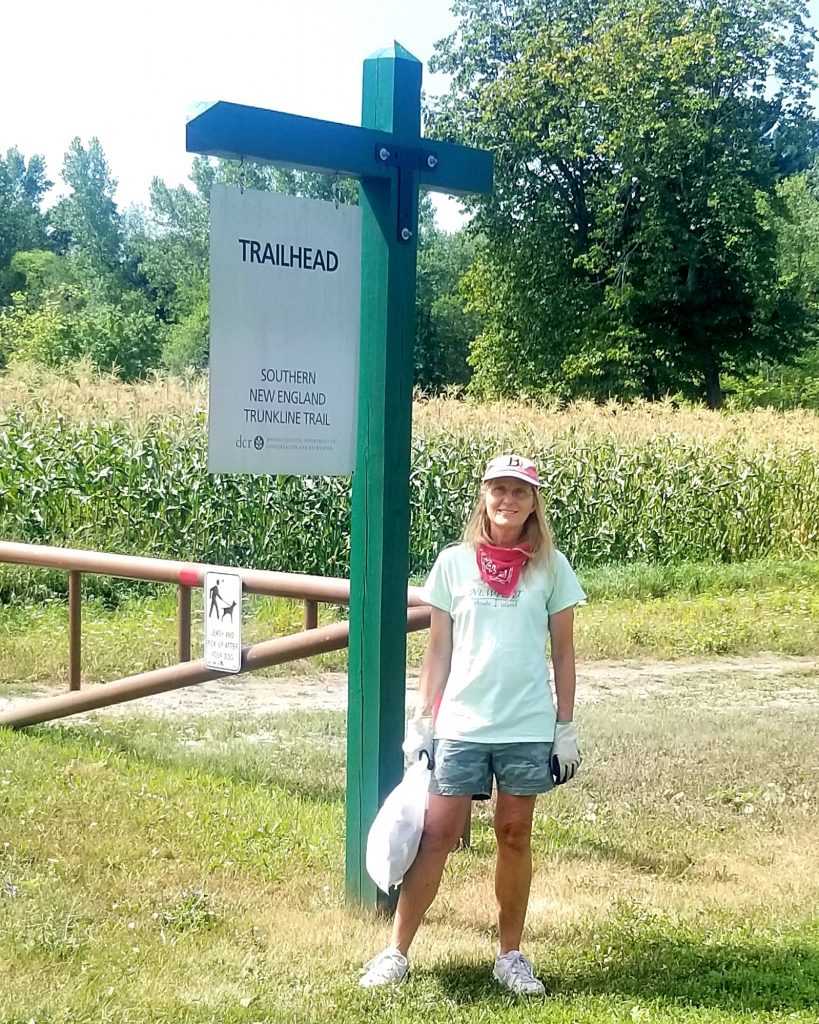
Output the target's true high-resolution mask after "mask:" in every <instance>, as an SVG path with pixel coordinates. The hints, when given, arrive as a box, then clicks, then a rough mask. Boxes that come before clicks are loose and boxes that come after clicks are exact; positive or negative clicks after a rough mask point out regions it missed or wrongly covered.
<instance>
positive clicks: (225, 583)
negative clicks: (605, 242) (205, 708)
mask: <svg viewBox="0 0 819 1024" xmlns="http://www.w3.org/2000/svg"><path fill="white" fill-rule="evenodd" d="M205 664H206V665H207V667H208V668H215V669H218V670H219V671H220V672H240V671H241V668H242V577H241V576H239V575H238V574H237V573H229V572H207V573H205Z"/></svg>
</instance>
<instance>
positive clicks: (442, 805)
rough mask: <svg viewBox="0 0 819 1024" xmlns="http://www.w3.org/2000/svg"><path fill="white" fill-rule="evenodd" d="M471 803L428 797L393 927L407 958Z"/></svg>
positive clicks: (460, 798)
mask: <svg viewBox="0 0 819 1024" xmlns="http://www.w3.org/2000/svg"><path fill="white" fill-rule="evenodd" d="M471 801H472V798H471V797H470V796H439V795H437V794H432V795H431V796H430V798H429V807H428V808H427V817H426V821H425V822H424V834H423V836H422V838H421V846H420V847H419V849H418V856H417V857H416V858H415V860H414V862H413V865H412V867H411V868H410V869H409V871H408V872H407V873H406V875H405V876H404V881H403V883H402V884H401V892H400V893H399V896H398V906H397V908H396V911H395V918H394V920H393V925H392V940H391V942H392V945H393V946H395V947H396V948H397V949H399V950H400V951H401V952H402V953H403V954H404V956H406V955H407V951H408V950H409V947H410V943H411V942H412V940H413V939H414V938H415V933H416V932H417V931H418V927H419V925H420V924H421V921H422V920H423V917H424V914H425V913H426V912H427V910H428V908H429V905H430V904H431V903H432V901H433V900H434V899H435V894H436V893H437V892H438V887H439V885H440V884H441V876H442V875H443V873H444V865H445V864H446V859H447V857H448V855H449V854H450V852H451V851H452V850H453V849H454V848H455V845H456V844H457V842H458V839H459V837H460V836H461V834H462V833H463V830H464V825H465V824H466V815H467V812H468V811H469V806H470V803H471Z"/></svg>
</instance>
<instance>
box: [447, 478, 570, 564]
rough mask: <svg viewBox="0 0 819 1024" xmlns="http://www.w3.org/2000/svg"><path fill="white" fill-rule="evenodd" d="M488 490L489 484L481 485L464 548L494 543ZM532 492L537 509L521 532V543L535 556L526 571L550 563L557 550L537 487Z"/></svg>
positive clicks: (529, 561)
mask: <svg viewBox="0 0 819 1024" xmlns="http://www.w3.org/2000/svg"><path fill="white" fill-rule="evenodd" d="M488 488H489V483H482V484H481V490H480V493H479V494H478V500H477V501H476V502H475V508H474V509H473V510H472V515H471V516H470V517H469V519H468V520H467V523H466V526H465V527H464V532H463V537H462V540H463V542H464V543H465V544H471V545H472V547H474V548H477V546H478V545H479V544H491V543H492V533H491V530H490V525H489V516H488V515H487V514H486V492H487V490H488ZM532 490H533V491H534V499H535V507H534V508H533V509H532V511H531V512H530V513H529V518H528V519H527V520H526V522H525V523H524V524H523V530H522V531H521V540H522V541H525V542H526V543H528V545H529V547H530V548H531V549H532V554H531V556H530V558H529V560H528V562H527V563H526V568H527V569H528V568H529V566H531V565H536V564H537V563H538V562H541V561H546V562H548V561H550V560H551V558H552V554H553V552H554V549H555V544H554V541H553V540H552V531H551V529H550V528H549V523H548V521H547V519H546V513H545V511H544V510H543V501H542V500H541V497H540V491H539V490H538V489H537V487H532Z"/></svg>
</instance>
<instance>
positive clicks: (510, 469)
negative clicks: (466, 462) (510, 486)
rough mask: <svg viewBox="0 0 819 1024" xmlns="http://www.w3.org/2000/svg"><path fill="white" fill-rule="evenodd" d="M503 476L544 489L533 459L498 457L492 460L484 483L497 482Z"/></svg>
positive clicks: (508, 456) (509, 456) (485, 471)
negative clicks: (488, 481)
mask: <svg viewBox="0 0 819 1024" xmlns="http://www.w3.org/2000/svg"><path fill="white" fill-rule="evenodd" d="M501 476H511V477H513V478H514V479H515V480H523V481H524V483H527V484H531V485H532V486H533V487H542V486H543V485H542V484H541V482H540V477H539V476H538V472H537V466H536V465H535V464H534V462H532V460H531V459H524V457H523V456H522V455H498V456H497V458H494V459H490V460H489V462H488V464H487V466H486V469H485V470H484V474H483V482H484V483H486V481H487V480H497V479H498V477H501Z"/></svg>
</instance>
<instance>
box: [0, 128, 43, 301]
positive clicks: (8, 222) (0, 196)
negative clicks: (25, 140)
mask: <svg viewBox="0 0 819 1024" xmlns="http://www.w3.org/2000/svg"><path fill="white" fill-rule="evenodd" d="M50 188H51V182H50V181H48V179H47V178H46V170H45V161H44V160H43V158H42V157H41V156H33V157H31V159H30V160H29V161H28V163H26V160H25V157H24V156H23V155H22V153H20V151H19V150H18V149H16V148H12V149H9V150H7V152H6V155H5V156H0V305H2V304H3V303H4V302H6V301H7V300H8V297H9V295H10V294H11V292H12V291H14V290H15V287H14V275H13V274H10V273H9V265H10V263H11V262H12V259H13V257H14V254H15V253H17V252H20V251H24V250H28V249H37V248H45V247H46V245H47V237H46V221H45V217H44V216H43V214H42V211H41V209H40V204H41V202H42V199H43V196H44V195H45V193H46V192H47V191H48V190H49V189H50Z"/></svg>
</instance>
